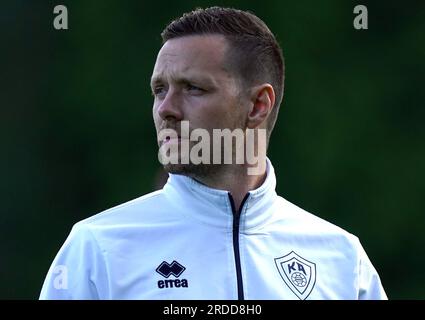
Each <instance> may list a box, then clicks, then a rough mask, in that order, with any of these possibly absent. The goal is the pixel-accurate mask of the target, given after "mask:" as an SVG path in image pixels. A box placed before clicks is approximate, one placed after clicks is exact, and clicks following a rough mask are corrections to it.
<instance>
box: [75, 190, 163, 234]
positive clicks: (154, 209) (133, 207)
mask: <svg viewBox="0 0 425 320" xmlns="http://www.w3.org/2000/svg"><path fill="white" fill-rule="evenodd" d="M167 203H168V200H167V198H166V197H165V195H164V194H163V191H162V190H158V191H155V192H151V193H148V194H146V195H143V196H141V197H138V198H136V199H133V200H130V201H127V202H125V203H122V204H119V205H117V206H114V207H112V208H109V209H107V210H104V211H102V212H100V213H98V214H95V215H93V216H91V217H89V218H86V219H84V220H81V221H79V222H77V223H76V224H75V225H74V228H73V229H83V230H84V229H87V228H89V229H93V228H101V227H111V226H116V225H121V226H122V225H128V224H134V223H136V224H137V222H140V221H149V220H150V218H153V217H156V218H159V217H160V216H161V215H160V214H158V213H159V212H161V211H163V209H164V207H166V206H167Z"/></svg>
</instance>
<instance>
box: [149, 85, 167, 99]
mask: <svg viewBox="0 0 425 320" xmlns="http://www.w3.org/2000/svg"><path fill="white" fill-rule="evenodd" d="M164 93H165V88H164V86H156V87H154V88H153V89H152V95H153V96H155V97H157V96H161V95H163V94H164Z"/></svg>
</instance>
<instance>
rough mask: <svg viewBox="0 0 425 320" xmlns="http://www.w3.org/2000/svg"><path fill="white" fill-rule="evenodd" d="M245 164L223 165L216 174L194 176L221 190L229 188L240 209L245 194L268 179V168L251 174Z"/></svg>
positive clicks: (236, 207) (237, 208)
mask: <svg viewBox="0 0 425 320" xmlns="http://www.w3.org/2000/svg"><path fill="white" fill-rule="evenodd" d="M247 169H248V168H247V167H246V166H244V165H227V166H226V165H223V166H220V168H219V169H218V170H217V171H215V172H214V174H210V175H205V176H196V177H193V178H195V179H196V180H198V181H199V182H201V183H203V184H205V185H207V186H209V187H211V188H214V189H220V190H227V191H229V192H230V194H231V195H232V197H233V201H234V203H235V209H236V210H239V209H240V206H241V204H242V200H243V199H244V197H245V195H246V194H247V193H248V192H249V191H251V190H254V189H257V188H258V187H259V186H261V185H262V184H263V182H264V180H265V179H266V169H265V166H264V170H261V171H260V172H257V173H258V174H255V175H249V174H248V171H247Z"/></svg>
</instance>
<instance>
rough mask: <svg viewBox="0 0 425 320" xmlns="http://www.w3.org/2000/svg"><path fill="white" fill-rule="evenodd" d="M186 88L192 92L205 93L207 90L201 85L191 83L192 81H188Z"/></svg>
mask: <svg viewBox="0 0 425 320" xmlns="http://www.w3.org/2000/svg"><path fill="white" fill-rule="evenodd" d="M186 90H187V91H190V92H192V93H203V92H205V90H204V89H202V88H200V87H197V86H194V85H192V84H190V83H188V84H187V85H186Z"/></svg>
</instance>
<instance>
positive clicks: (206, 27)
mask: <svg viewBox="0 0 425 320" xmlns="http://www.w3.org/2000/svg"><path fill="white" fill-rule="evenodd" d="M208 34H219V35H223V36H224V37H225V38H226V40H227V41H228V43H229V50H228V52H227V59H226V60H227V63H228V65H229V67H230V69H231V70H232V71H234V72H235V74H236V75H237V76H239V78H240V79H241V80H242V82H243V83H244V84H245V85H248V86H252V85H254V84H256V83H259V82H261V83H264V82H269V83H270V84H271V85H272V86H273V89H274V91H275V95H276V101H275V104H274V106H273V109H272V112H271V113H270V116H269V119H268V123H267V140H268V139H269V137H270V134H271V131H272V130H273V127H274V124H275V122H276V119H277V115H278V112H279V106H280V104H281V102H282V98H283V89H284V69H285V67H284V60H283V54H282V49H281V47H280V46H279V43H278V42H277V41H276V38H275V36H274V35H273V33H272V32H271V31H270V29H269V28H268V27H267V25H266V24H265V23H264V22H263V21H262V20H261V19H260V18H258V17H257V16H256V15H254V14H253V13H250V12H247V11H241V10H237V9H233V8H222V7H210V8H206V9H201V8H198V9H196V10H194V11H191V12H188V13H185V14H183V15H182V16H181V17H179V18H177V19H175V20H173V21H172V22H171V23H170V24H169V25H168V26H167V27H166V28H165V29H164V31H162V33H161V36H162V41H163V43H165V42H167V41H168V40H170V39H174V38H179V37H183V36H189V35H208Z"/></svg>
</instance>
